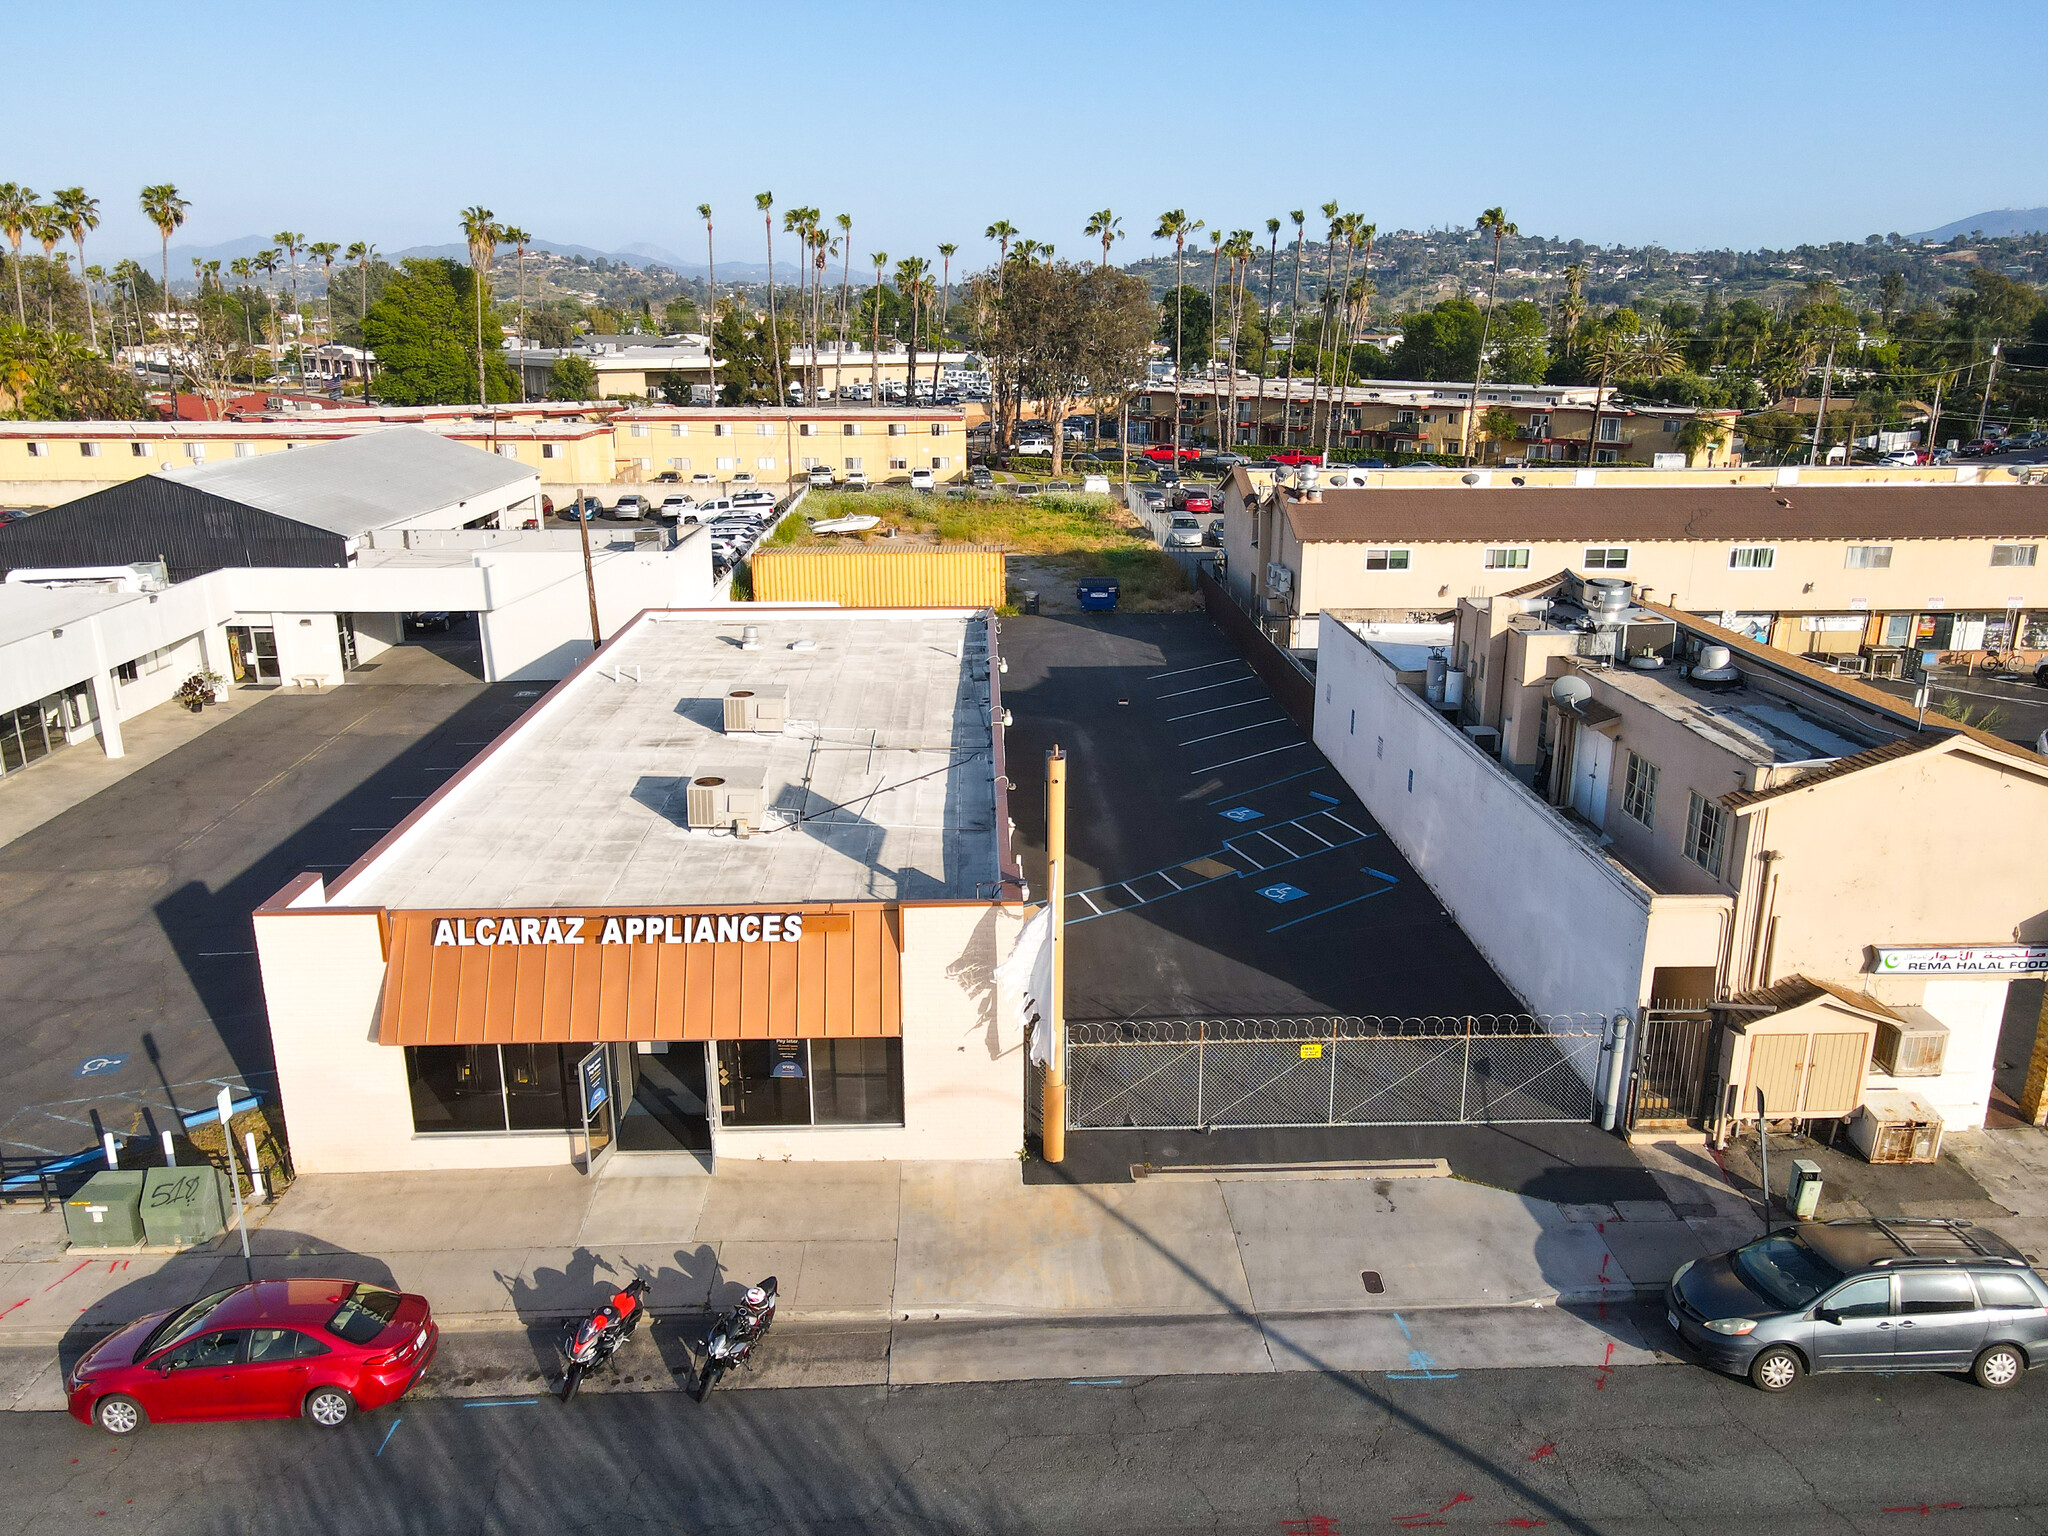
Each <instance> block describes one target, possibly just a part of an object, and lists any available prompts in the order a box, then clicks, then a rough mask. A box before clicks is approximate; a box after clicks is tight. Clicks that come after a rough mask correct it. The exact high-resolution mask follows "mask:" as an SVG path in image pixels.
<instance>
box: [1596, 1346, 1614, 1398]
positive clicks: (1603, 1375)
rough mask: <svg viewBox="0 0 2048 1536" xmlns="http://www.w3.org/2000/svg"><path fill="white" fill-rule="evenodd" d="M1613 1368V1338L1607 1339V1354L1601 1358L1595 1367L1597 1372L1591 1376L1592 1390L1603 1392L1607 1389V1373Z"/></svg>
mask: <svg viewBox="0 0 2048 1536" xmlns="http://www.w3.org/2000/svg"><path fill="white" fill-rule="evenodd" d="M1613 1369H1614V1340H1612V1339H1609V1340H1608V1341H1607V1355H1606V1357H1605V1358H1604V1359H1603V1360H1601V1362H1600V1364H1599V1366H1598V1367H1597V1370H1598V1374H1597V1375H1596V1376H1595V1377H1594V1378H1593V1390H1594V1391H1595V1392H1605V1391H1606V1390H1607V1373H1608V1372H1609V1371H1611V1370H1613Z"/></svg>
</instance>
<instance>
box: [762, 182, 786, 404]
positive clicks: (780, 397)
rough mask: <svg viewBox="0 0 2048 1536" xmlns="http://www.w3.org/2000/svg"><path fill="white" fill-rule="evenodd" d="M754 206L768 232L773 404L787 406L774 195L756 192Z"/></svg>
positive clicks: (769, 333) (769, 334)
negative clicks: (778, 308) (778, 319)
mask: <svg viewBox="0 0 2048 1536" xmlns="http://www.w3.org/2000/svg"><path fill="white" fill-rule="evenodd" d="M754 206H755V207H756V208H758V209H760V210H761V223H762V225H763V226H764V227H765V228H766V229H767V231H768V350H769V351H770V353H771V354H773V356H774V359H775V403H776V404H777V405H787V404H789V396H788V394H787V393H785V392H784V390H783V388H782V332H781V331H780V329H778V328H777V326H776V324H775V194H774V193H773V192H757V193H755V194H754Z"/></svg>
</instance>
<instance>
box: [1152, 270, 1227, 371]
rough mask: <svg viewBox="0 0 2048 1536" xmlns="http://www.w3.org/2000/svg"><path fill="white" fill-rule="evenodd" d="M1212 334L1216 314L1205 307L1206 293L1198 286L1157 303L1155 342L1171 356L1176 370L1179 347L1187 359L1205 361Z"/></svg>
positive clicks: (1178, 292) (1188, 287) (1193, 284)
mask: <svg viewBox="0 0 2048 1536" xmlns="http://www.w3.org/2000/svg"><path fill="white" fill-rule="evenodd" d="M1215 332H1216V314H1215V311H1214V310H1212V309H1211V308H1210V307H1209V294H1208V291H1207V290H1206V289H1204V288H1202V287H1201V286H1200V285H1199V284H1195V283H1189V284H1186V285H1185V286H1183V287H1180V288H1176V289H1175V290H1174V291H1173V292H1171V293H1169V294H1167V295H1166V296H1165V297H1164V298H1163V299H1161V300H1160V309H1159V330H1158V334H1157V337H1156V339H1157V340H1158V341H1159V343H1160V344H1161V345H1163V346H1164V347H1165V348H1166V350H1167V351H1168V352H1169V353H1171V354H1172V356H1173V361H1174V364H1175V366H1176V367H1177V366H1179V364H1180V360H1181V357H1182V355H1183V354H1182V351H1181V349H1182V348H1183V347H1185V348H1186V349H1187V351H1186V354H1185V355H1186V356H1187V357H1189V358H1203V357H1207V356H1208V355H1209V347H1210V345H1211V343H1212V342H1213V341H1214V340H1215Z"/></svg>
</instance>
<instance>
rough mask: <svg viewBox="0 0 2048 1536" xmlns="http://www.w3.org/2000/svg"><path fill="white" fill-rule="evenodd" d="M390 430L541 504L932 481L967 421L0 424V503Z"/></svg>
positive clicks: (872, 412) (55, 497) (707, 412)
mask: <svg viewBox="0 0 2048 1536" xmlns="http://www.w3.org/2000/svg"><path fill="white" fill-rule="evenodd" d="M398 425H414V426H421V427H425V428H427V429H429V430H431V431H434V432H437V433H439V434H440V435H442V436H444V437H448V438H451V439H453V440H454V441H456V442H461V443H467V444H469V445H470V446H472V447H476V448H481V449H483V450H485V451H486V452H488V453H495V454H497V455H499V456H501V457H503V458H507V459H513V460H516V461H518V462H519V463H521V464H524V465H528V466H530V467H532V468H533V469H534V470H535V471H536V472H537V473H538V474H539V475H540V479H541V484H542V485H543V486H544V487H546V488H547V489H548V490H549V492H550V493H551V494H552V493H555V492H557V491H571V492H573V491H574V490H575V488H576V487H578V486H585V487H590V488H592V489H595V488H598V487H603V486H610V485H619V484H645V483H648V482H652V481H655V480H657V479H659V478H660V477H661V476H662V475H663V474H664V473H673V474H676V475H680V476H681V477H682V478H683V479H685V480H687V479H689V478H690V477H691V476H692V475H693V474H696V473H708V474H712V475H715V476H719V477H720V478H724V477H728V476H731V475H734V474H736V473H738V472H740V471H742V470H744V471H746V472H747V473H749V474H751V475H753V476H754V478H755V479H756V480H758V481H760V482H761V483H762V484H774V485H780V484H783V483H785V482H786V481H788V480H789V479H790V478H791V473H792V466H794V472H795V474H796V475H797V476H798V477H801V476H802V475H803V474H804V472H806V471H808V470H809V469H811V468H813V467H815V466H816V465H819V464H829V465H831V466H832V467H833V468H834V470H835V471H836V472H837V473H838V474H839V475H840V476H841V477H842V478H843V477H844V476H845V474H846V472H847V471H848V469H857V470H859V471H861V472H862V473H864V474H865V475H867V477H868V479H869V480H870V481H871V482H873V483H875V484H878V485H879V484H883V483H885V482H887V481H889V480H891V479H895V480H907V479H908V478H909V474H910V471H911V470H912V469H929V470H931V471H932V472H933V474H934V477H935V478H936V479H938V480H941V481H947V480H958V479H960V478H961V477H962V476H963V475H964V474H965V472H966V467H967V426H966V417H965V416H964V414H963V413H962V412H961V410H960V409H959V408H958V407H951V408H937V409H934V408H931V407H917V408H914V409H913V408H911V407H908V406H883V407H881V408H880V409H875V408H872V407H869V406H864V405H847V406H843V407H840V406H826V407H793V408H790V409H787V410H778V409H776V408H775V407H772V406H729V407H717V406H705V407H673V406H648V407H643V408H641V409H638V410H632V411H620V410H617V409H616V408H611V409H607V410H604V411H602V412H600V411H597V410H593V409H591V408H589V407H582V408H579V409H563V408H560V407H557V408H555V409H554V410H552V411H546V412H541V411H536V410H534V409H533V408H517V407H510V406H503V407H494V408H493V409H492V411H490V412H488V413H485V412H481V411H479V410H478V409H477V408H476V407H473V406H472V407H468V408H462V407H440V408H435V409H433V410H430V411H405V412H380V411H369V410H365V411H332V412H329V411H322V412H318V413H307V414H305V415H303V416H300V415H289V416H287V415H284V414H281V413H280V414H277V415H273V416H270V417H268V418H266V419H264V420H260V421H200V422H194V421H180V422H166V421H146V422H145V421H6V422H0V503H4V504H7V505H13V506H27V507H47V506H54V505H56V504H58V503H60V502H65V501H70V500H73V499H75V498H76V497H79V496H88V495H91V494H92V493H94V492H95V491H103V490H106V489H108V488H109V487H111V486H115V485H121V484H125V483H126V482H127V481H130V480H133V479H136V478H138V477H139V476H142V475H147V474H155V473H170V474H176V473H178V472H180V471H182V470H185V469H189V468H196V467H198V466H200V465H206V464H218V463H222V462H225V461H230V460H234V459H247V458H255V457H258V456H260V455H263V454H268V453H284V452H288V451H290V450H291V449H293V448H302V447H305V446H307V445H308V444H311V443H324V442H334V441H337V440H339V439H341V438H346V437H354V436H357V435H359V434H361V433H363V432H374V431H383V430H387V429H389V428H390V427H393V426H398Z"/></svg>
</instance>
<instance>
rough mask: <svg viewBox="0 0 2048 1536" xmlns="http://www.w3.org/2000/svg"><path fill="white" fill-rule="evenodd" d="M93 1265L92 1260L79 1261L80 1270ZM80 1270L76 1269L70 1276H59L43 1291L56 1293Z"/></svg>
mask: <svg viewBox="0 0 2048 1536" xmlns="http://www.w3.org/2000/svg"><path fill="white" fill-rule="evenodd" d="M91 1264H92V1260H91V1259H81V1260H80V1261H79V1265H78V1269H86V1268H89V1267H90V1266H91ZM78 1269H74V1270H72V1271H70V1273H68V1274H62V1275H59V1276H58V1277H57V1278H56V1279H54V1280H52V1281H51V1282H50V1283H49V1284H48V1285H46V1286H44V1287H43V1289H44V1290H45V1291H54V1290H55V1289H57V1287H58V1286H60V1285H62V1284H63V1283H64V1282H65V1281H66V1280H69V1279H70V1278H71V1276H72V1275H75V1274H77V1273H78Z"/></svg>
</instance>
